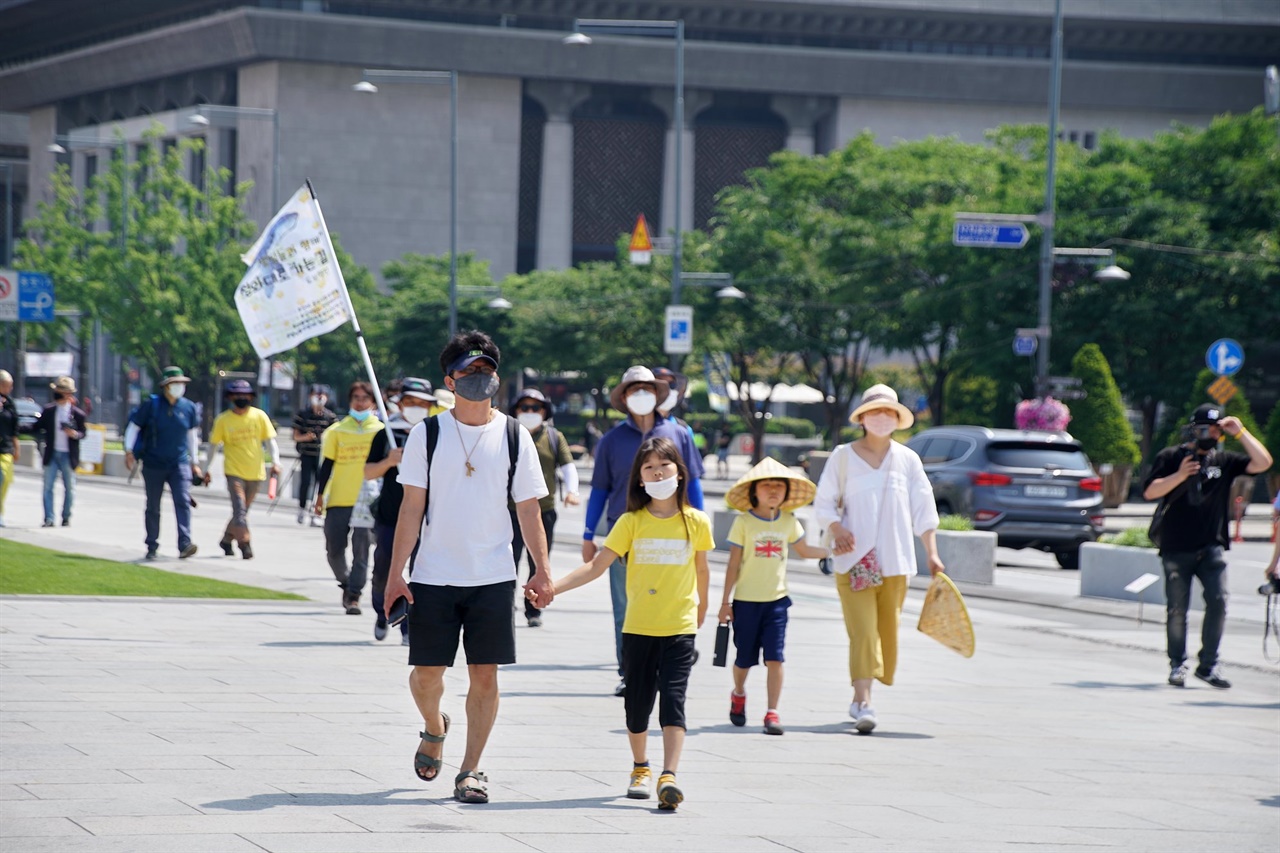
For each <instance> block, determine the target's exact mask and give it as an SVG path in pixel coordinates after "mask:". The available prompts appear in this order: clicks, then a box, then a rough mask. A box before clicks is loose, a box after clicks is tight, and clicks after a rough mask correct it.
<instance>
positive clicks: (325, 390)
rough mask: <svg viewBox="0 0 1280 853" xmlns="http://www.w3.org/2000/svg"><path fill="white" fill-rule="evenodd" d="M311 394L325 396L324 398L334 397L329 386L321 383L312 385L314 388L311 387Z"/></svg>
mask: <svg viewBox="0 0 1280 853" xmlns="http://www.w3.org/2000/svg"><path fill="white" fill-rule="evenodd" d="M311 393H312V394H323V395H324V396H326V397H332V396H333V394H331V393H330V392H329V386H328V385H325V384H323V383H321V382H316V383H313V384H312V386H311Z"/></svg>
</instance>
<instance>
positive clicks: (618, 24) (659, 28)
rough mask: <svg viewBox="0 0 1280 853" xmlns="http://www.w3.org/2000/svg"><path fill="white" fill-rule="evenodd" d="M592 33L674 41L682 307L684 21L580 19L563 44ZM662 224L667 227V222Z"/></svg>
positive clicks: (677, 285) (675, 297)
mask: <svg viewBox="0 0 1280 853" xmlns="http://www.w3.org/2000/svg"><path fill="white" fill-rule="evenodd" d="M592 33H594V34H596V35H615V36H641V37H645V38H652V37H660V38H674V39H675V54H676V56H675V61H676V68H675V71H676V79H675V109H674V112H675V115H674V116H672V120H673V122H674V125H675V143H674V145H673V148H674V157H673V159H674V161H675V163H674V166H675V180H674V181H673V187H672V189H673V192H674V195H675V198H674V201H675V204H674V205H673V206H672V207H673V211H674V213H673V217H672V218H673V219H674V220H675V221H674V223H673V224H674V226H675V227H674V229H673V230H674V234H673V235H672V237H673V240H672V251H671V304H672V305H679V304H680V295H681V290H682V288H683V286H684V279H683V276H682V275H681V270H680V266H681V262H682V260H683V257H684V247H683V246H682V245H681V240H680V235H681V233H682V232H683V228H682V227H681V225H682V223H681V210H680V196H681V192H680V188H681V184H682V182H683V177H684V20H683V19H680V20H675V21H638V20H613V19H601V18H578V19H577V20H575V21H574V22H573V34H572V35H568V36H565V37H564V39H563V40H562V41H563V43H564V44H567V45H589V44H591V34H592ZM663 224H664V225H665V224H666V223H663ZM679 364H680V357H679V356H678V355H674V354H673V355H672V356H671V369H672V370H674V371H677V372H678V368H679Z"/></svg>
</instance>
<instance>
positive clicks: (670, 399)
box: [658, 391, 680, 414]
mask: <svg viewBox="0 0 1280 853" xmlns="http://www.w3.org/2000/svg"><path fill="white" fill-rule="evenodd" d="M679 402H680V392H679V391H672V392H671V393H669V394H667V399H665V400H663V401H662V405H661V406H659V407H658V411H660V412H662V413H663V414H666V413H667V412H669V411H671V410H672V409H674V408H675V407H676V403H679Z"/></svg>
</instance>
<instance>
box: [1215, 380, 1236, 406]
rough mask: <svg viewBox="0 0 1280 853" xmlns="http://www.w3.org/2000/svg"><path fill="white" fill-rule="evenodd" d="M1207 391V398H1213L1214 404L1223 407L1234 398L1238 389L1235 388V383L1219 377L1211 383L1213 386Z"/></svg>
mask: <svg viewBox="0 0 1280 853" xmlns="http://www.w3.org/2000/svg"><path fill="white" fill-rule="evenodd" d="M1208 390H1209V396H1210V397H1212V398H1213V400H1214V402H1215V403H1217V404H1218V405H1219V406H1225V405H1226V404H1227V401H1228V400H1230V399H1231V398H1232V397H1234V396H1235V395H1236V392H1237V391H1239V390H1240V389H1239V388H1237V387H1236V383H1234V382H1232V381H1231V380H1230V379H1228V378H1227V377H1225V376H1219V377H1218V378H1217V379H1215V380H1214V381H1213V384H1212V385H1210V386H1209V389H1208Z"/></svg>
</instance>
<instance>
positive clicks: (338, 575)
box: [324, 506, 373, 596]
mask: <svg viewBox="0 0 1280 853" xmlns="http://www.w3.org/2000/svg"><path fill="white" fill-rule="evenodd" d="M351 510H352V508H351V507H349V506H331V507H326V508H325V511H324V544H325V552H326V554H327V555H328V558H329V568H330V569H331V570H332V571H333V577H334V579H336V580H337V581H338V586H340V587H342V588H343V589H345V590H346V591H347V594H348V595H353V596H359V595H360V591H361V590H363V589H364V583H365V580H367V579H368V577H369V543H370V542H371V541H372V539H373V531H372V530H369V529H368V528H366V527H352V526H351ZM348 536H349V537H350V538H351V569H350V571H348V570H347V538H348Z"/></svg>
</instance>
